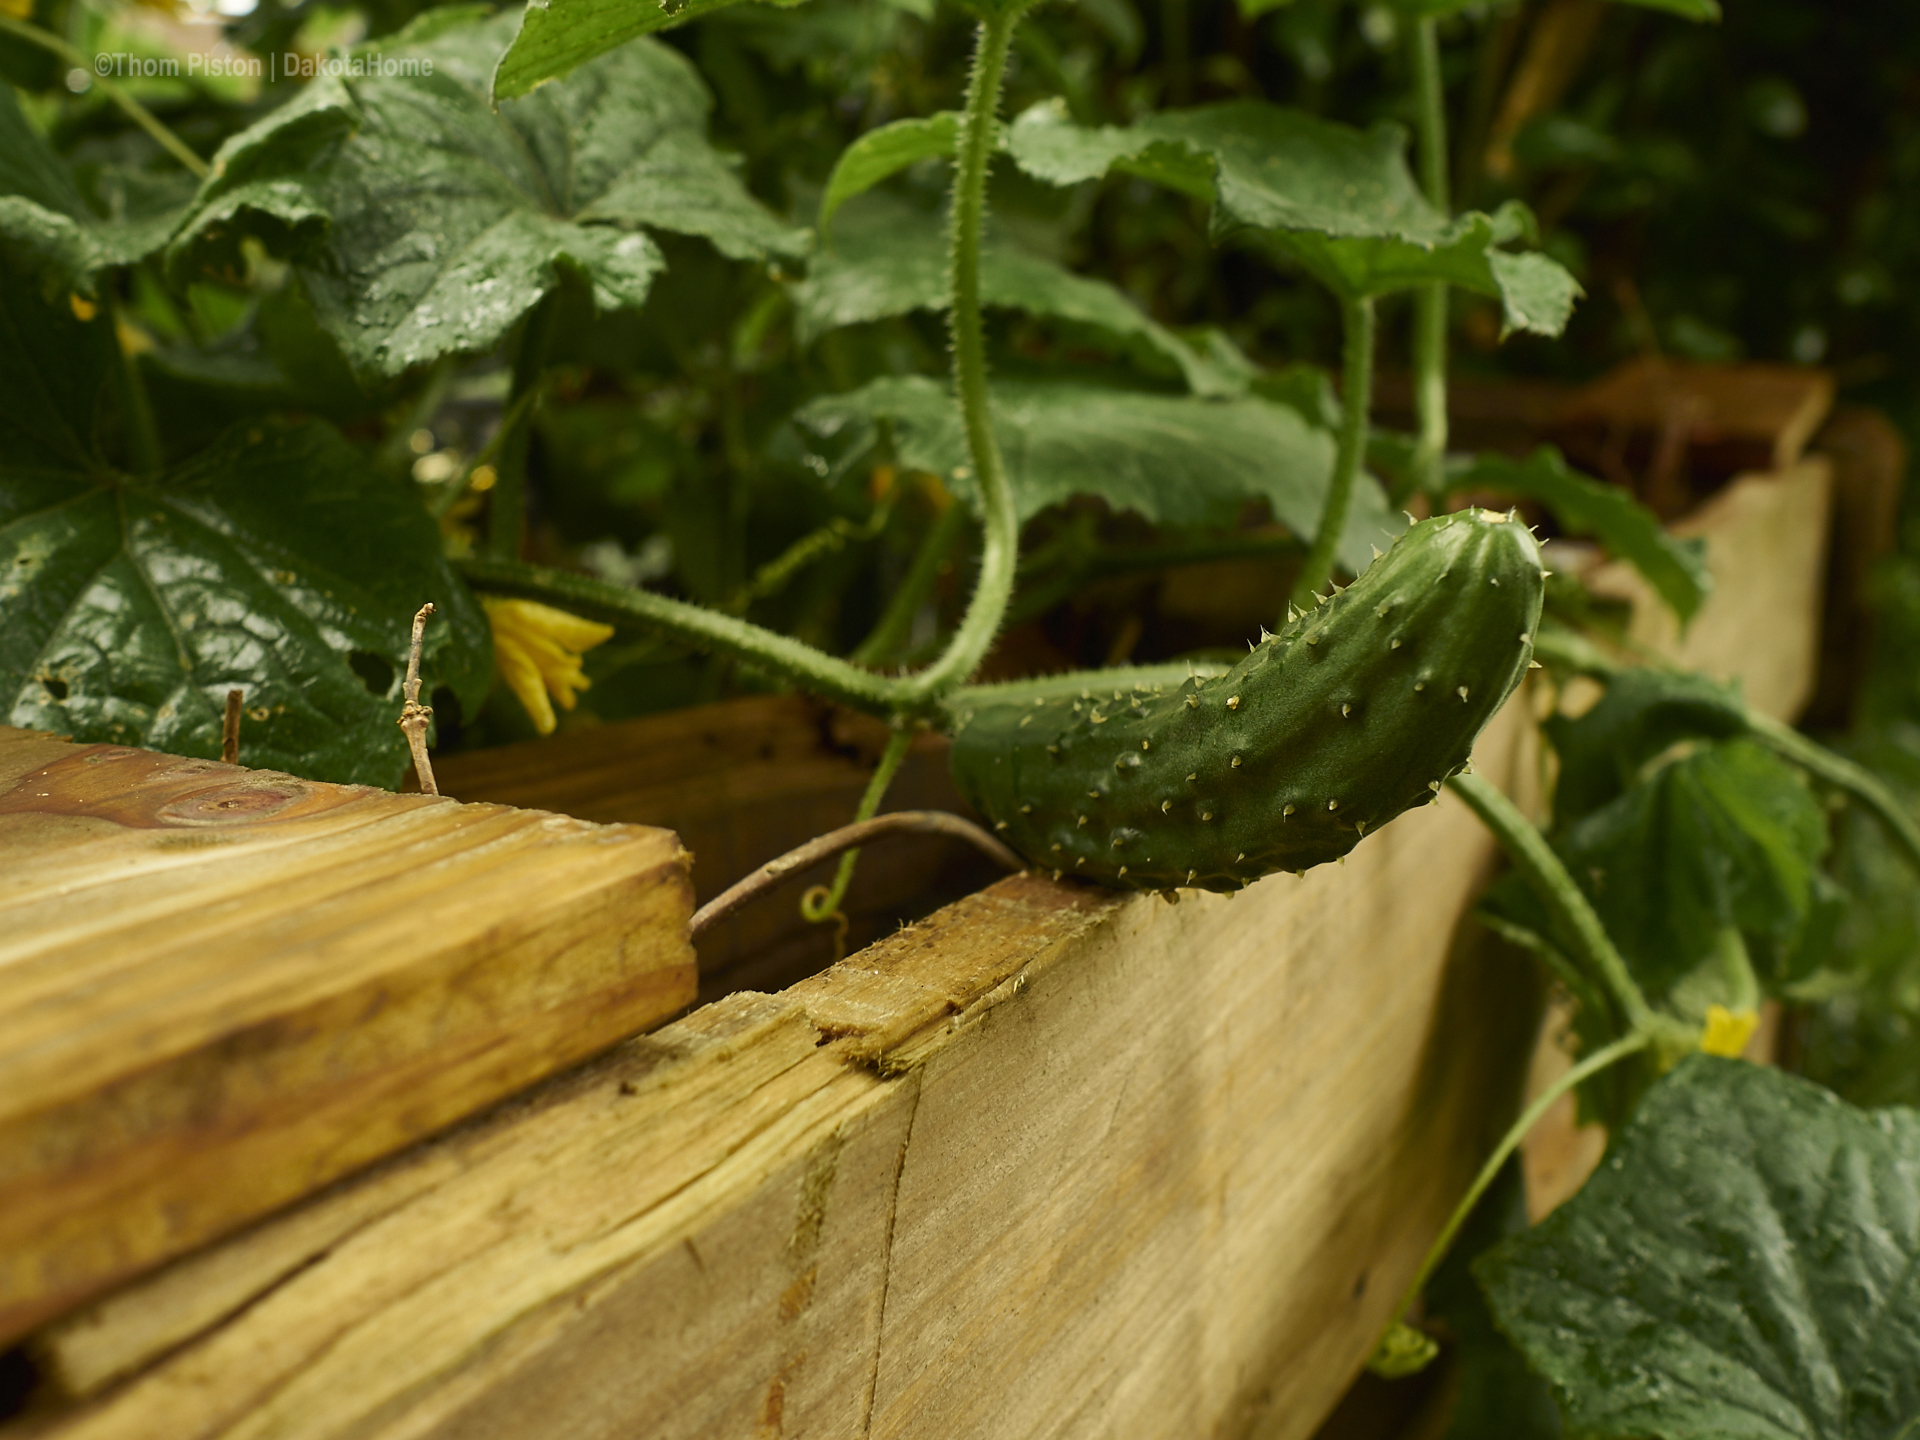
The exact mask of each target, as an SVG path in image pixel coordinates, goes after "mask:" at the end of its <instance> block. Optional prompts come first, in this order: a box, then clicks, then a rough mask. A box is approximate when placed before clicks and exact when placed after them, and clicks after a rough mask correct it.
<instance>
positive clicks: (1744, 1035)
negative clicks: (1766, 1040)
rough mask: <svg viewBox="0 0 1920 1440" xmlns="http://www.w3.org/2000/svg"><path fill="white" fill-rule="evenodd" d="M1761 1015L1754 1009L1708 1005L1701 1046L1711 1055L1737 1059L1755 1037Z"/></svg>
mask: <svg viewBox="0 0 1920 1440" xmlns="http://www.w3.org/2000/svg"><path fill="white" fill-rule="evenodd" d="M1759 1024H1760V1016H1759V1015H1758V1013H1756V1012H1755V1011H1752V1010H1729V1009H1727V1007H1726V1006H1724V1005H1709V1006H1707V1028H1706V1029H1705V1030H1704V1031H1703V1032H1702V1033H1701V1035H1700V1048H1701V1049H1702V1050H1704V1051H1705V1052H1706V1053H1707V1054H1709V1055H1724V1056H1726V1057H1727V1058H1728V1059H1729V1060H1737V1059H1738V1058H1739V1057H1740V1055H1741V1053H1742V1052H1743V1051H1745V1050H1746V1048H1747V1041H1749V1040H1751V1039H1752V1038H1753V1032H1754V1029H1755V1028H1756V1027H1757V1026H1758V1025H1759Z"/></svg>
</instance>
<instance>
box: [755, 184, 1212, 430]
mask: <svg viewBox="0 0 1920 1440" xmlns="http://www.w3.org/2000/svg"><path fill="white" fill-rule="evenodd" d="M792 293H793V304H794V313H795V333H796V335H797V336H798V337H799V339H800V342H801V343H802V344H803V345H804V344H810V343H811V342H812V341H813V340H814V339H815V337H817V336H819V335H820V334H822V333H823V332H825V331H827V330H831V329H834V328H835V327H837V326H841V325H856V324H861V323H864V322H867V321H872V320H881V319H885V318H887V317H888V316H892V315H904V314H906V313H907V312H908V311H910V310H940V311H944V310H945V309H946V306H947V242H946V236H945V234H944V233H943V230H942V228H941V226H940V224H939V222H938V220H937V218H936V217H935V216H933V215H931V214H928V213H926V212H923V211H919V210H915V209H913V208H912V207H911V206H909V205H906V204H903V203H899V202H894V201H891V200H890V199H889V197H885V196H870V197H868V198H867V199H865V200H863V201H861V202H860V204H859V206H858V207H856V208H855V209H854V210H852V211H850V212H848V213H847V214H846V215H845V216H844V217H843V218H842V221H841V225H840V228H839V229H838V230H837V231H836V232H835V235H834V239H833V242H832V244H831V245H829V246H828V247H827V248H826V249H825V250H823V251H822V252H821V253H820V254H818V255H816V256H815V257H814V260H813V263H812V266H811V269H810V271H809V274H808V276H807V278H806V279H805V280H803V281H801V282H799V283H798V284H796V285H795V286H794V287H793V292H792ZM980 298H981V300H982V301H983V302H984V303H985V304H987V305H991V306H999V307H1004V308H1007V309H1011V310H1023V311H1025V312H1026V313H1027V314H1029V315H1038V316H1044V317H1046V318H1049V319H1053V320H1063V321H1067V322H1070V323H1073V324H1079V325H1090V326H1093V327H1095V328H1096V329H1099V330H1104V331H1106V332H1107V333H1108V334H1110V335H1113V336H1115V337H1117V338H1118V339H1119V340H1121V341H1122V342H1127V341H1135V342H1138V343H1140V344H1141V345H1143V346H1144V347H1146V348H1147V349H1148V350H1150V351H1151V352H1153V353H1154V354H1155V355H1157V356H1159V357H1161V358H1162V359H1163V360H1164V361H1166V362H1170V363H1171V364H1172V366H1173V367H1175V368H1177V369H1178V371H1179V372H1180V374H1181V375H1182V376H1183V377H1184V378H1185V379H1186V382H1187V386H1188V388H1189V389H1191V390H1192V391H1193V392H1194V393H1195V394H1197V395H1238V394H1244V393H1245V392H1246V388H1247V376H1246V375H1245V374H1244V373H1242V372H1241V371H1240V370H1239V369H1237V368H1235V367H1233V366H1232V365H1230V364H1228V363H1222V362H1221V361H1220V360H1217V359H1215V358H1213V357H1211V356H1209V355H1205V354H1202V353H1201V352H1199V351H1197V350H1195V349H1194V348H1193V347H1192V346H1191V345H1188V344H1187V343H1186V342H1185V341H1184V340H1182V339H1180V337H1179V336H1177V335H1175V334H1174V333H1173V332H1172V331H1171V330H1169V329H1167V328H1166V326H1164V325H1161V324H1159V323H1158V322H1156V321H1155V320H1154V319H1153V318H1152V317H1151V316H1149V315H1147V314H1146V313H1145V312H1143V311H1142V310H1141V309H1140V307H1139V306H1138V305H1136V304H1134V302H1133V301H1132V300H1130V299H1128V298H1127V297H1126V296H1125V295H1124V294H1122V293H1121V292H1120V291H1119V290H1117V289H1115V288H1114V287H1113V286H1111V285H1109V284H1107V283H1106V282H1105V281H1103V280H1094V279H1090V278H1088V277H1086V276H1081V275H1075V274H1074V273H1073V272H1072V271H1070V270H1068V269H1066V268H1065V267H1064V266H1061V265H1057V264H1055V263H1054V262H1053V261H1051V260H1045V259H1042V258H1041V257H1040V256H1037V255H1032V254H1028V253H1027V252H1025V251H1022V250H1018V249H1015V248H1014V247H1013V246H1011V245H1007V244H1005V243H995V242H989V243H988V244H987V245H986V246H985V247H984V253H983V254H982V256H981V259H980Z"/></svg>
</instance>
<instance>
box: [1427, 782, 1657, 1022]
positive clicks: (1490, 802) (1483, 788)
mask: <svg viewBox="0 0 1920 1440" xmlns="http://www.w3.org/2000/svg"><path fill="white" fill-rule="evenodd" d="M1447 788H1448V789H1449V790H1451V791H1453V793H1454V794H1456V795H1458V796H1459V797H1460V798H1461V799H1462V800H1464V801H1466V802H1467V806H1468V808H1469V809H1471V810H1472V811H1473V813H1474V814H1476V815H1478V816H1479V817H1480V820H1481V823H1482V824H1484V825H1485V826H1486V827H1487V828H1488V829H1489V830H1491V831H1492V832H1493V835H1494V838H1495V839H1496V840H1498V841H1499V842H1500V848H1501V849H1502V850H1504V851H1506V853H1507V859H1508V860H1510V861H1511V862H1512V863H1513V868H1514V869H1515V870H1517V871H1519V872H1520V874H1521V876H1522V877H1523V878H1524V879H1525V880H1526V882H1527V884H1528V885H1529V886H1530V887H1532V889H1533V892H1534V894H1536V895H1538V896H1539V897H1540V900H1541V903H1542V904H1544V905H1545V906H1546V907H1547V912H1548V913H1549V914H1550V915H1552V916H1553V918H1554V919H1555V920H1556V921H1557V922H1558V923H1559V926H1560V928H1561V930H1562V931H1563V932H1564V938H1566V939H1568V940H1571V941H1573V942H1574V947H1575V952H1576V953H1575V954H1574V956H1573V958H1574V959H1575V960H1577V961H1578V962H1580V963H1581V964H1582V965H1583V966H1584V967H1585V969H1586V970H1587V972H1588V973H1589V974H1591V975H1592V976H1593V977H1594V978H1595V979H1597V980H1598V981H1600V983H1601V984H1602V985H1603V986H1604V987H1605V988H1606V990H1607V993H1608V994H1610V995H1611V996H1612V997H1613V999H1614V1002H1615V1003H1616V1004H1617V1005H1619V1007H1620V1012H1621V1017H1622V1018H1623V1019H1624V1020H1625V1021H1626V1025H1625V1028H1626V1029H1627V1030H1629V1031H1631V1032H1634V1033H1637V1034H1643V1035H1645V1034H1650V1033H1651V1032H1652V1031H1653V1030H1654V1028H1655V1027H1656V1024H1657V1022H1656V1019H1655V1016H1654V1013H1653V1007H1652V1006H1651V1005H1649V1004H1648V1003H1647V997H1646V996H1645V995H1644V994H1642V993H1641V990H1640V986H1639V984H1638V983H1637V982H1636V981H1635V980H1634V978H1633V976H1632V975H1631V974H1629V973H1628V971H1627V962H1626V961H1625V960H1623V959H1621V957H1620V952H1619V951H1618V950H1617V949H1615V948H1614V944H1613V941H1612V939H1611V938H1609V936H1608V935H1607V931H1606V927H1605V926H1604V925H1602V924H1601V923H1600V917H1599V916H1598V915H1596V914H1595V913H1594V911H1593V906H1592V905H1591V904H1590V903H1589V902H1588V900H1587V897H1586V896H1585V895H1583V894H1581V893H1580V887H1579V886H1578V885H1576V884H1575V883H1574V881H1573V877H1572V876H1571V875H1569V874H1568V873H1567V867H1566V866H1565V865H1562V864H1561V863H1560V857H1559V856H1558V855H1555V854H1554V853H1553V850H1552V849H1551V847H1549V846H1548V844H1547V840H1546V837H1545V836H1544V835H1542V834H1541V833H1540V832H1539V830H1537V829H1536V828H1534V825H1533V822H1532V821H1530V820H1528V819H1527V817H1526V816H1524V815H1522V814H1521V813H1520V810H1519V807H1517V806H1516V805H1515V804H1514V803H1513V802H1512V801H1511V800H1509V799H1508V798H1507V797H1506V796H1505V795H1503V794H1501V792H1500V791H1499V789H1498V788H1497V787H1495V786H1493V785H1490V784H1488V783H1487V782H1486V781H1485V780H1483V779H1481V778H1480V777H1479V776H1478V775H1455V776H1454V777H1453V778H1452V779H1450V780H1448V781H1447Z"/></svg>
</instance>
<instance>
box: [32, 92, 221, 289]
mask: <svg viewBox="0 0 1920 1440" xmlns="http://www.w3.org/2000/svg"><path fill="white" fill-rule="evenodd" d="M182 213H183V207H181V206H179V205H175V204H161V205H157V206H136V207H134V208H133V209H132V211H131V212H130V213H124V214H121V215H119V216H115V217H104V216H101V215H98V214H96V213H95V212H94V211H93V209H92V208H91V207H90V206H89V205H88V204H87V202H86V201H85V200H84V199H83V198H82V197H81V194H80V191H79V189H78V187H76V186H75V185H74V183H73V177H72V176H71V175H70V174H68V173H67V167H66V165H65V164H64V163H63V162H62V161H61V160H60V158H59V157H58V156H57V155H55V154H54V153H53V151H52V150H50V149H49V148H48V147H47V142H46V141H45V140H44V139H43V138H42V137H41V135H40V132H39V131H37V130H35V129H34V128H33V126H32V125H30V124H28V123H27V117H26V116H25V115H24V114H22V113H21V110H20V101H19V97H18V96H17V95H16V94H15V93H14V90H13V87H12V86H11V85H6V84H0V253H5V254H6V255H7V256H8V257H9V260H10V263H13V264H16V265H19V266H21V267H22V268H23V269H28V270H32V271H34V272H36V273H38V274H39V275H40V276H41V277H42V278H43V279H44V280H45V281H46V282H47V283H48V285H49V286H50V287H51V288H53V289H59V290H78V291H80V292H81V293H83V294H86V295H91V294H93V293H94V276H95V275H97V274H98V273H99V272H100V270H101V269H103V268H104V267H106V266H109V265H128V264H131V263H133V262H134V261H136V260H139V259H141V258H143V257H144V256H147V255H151V254H152V253H153V252H154V251H156V250H158V249H160V247H161V246H163V245H165V244H166V243H167V238H168V237H169V236H170V235H172V233H173V231H174V229H175V228H176V227H177V226H178V225H179V223H180V217H181V215H182Z"/></svg>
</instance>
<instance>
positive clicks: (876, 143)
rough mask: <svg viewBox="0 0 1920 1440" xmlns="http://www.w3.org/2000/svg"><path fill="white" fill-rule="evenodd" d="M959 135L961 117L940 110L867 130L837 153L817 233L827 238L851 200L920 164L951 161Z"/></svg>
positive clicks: (821, 205)
mask: <svg viewBox="0 0 1920 1440" xmlns="http://www.w3.org/2000/svg"><path fill="white" fill-rule="evenodd" d="M959 134H960V114H959V112H958V111H956V110H942V111H941V112H940V113H939V114H937V115H929V116H927V117H926V118H924V119H912V120H895V121H894V122H893V123H892V124H891V125H882V126H880V128H879V129H877V130H869V131H867V133H866V134H864V135H862V136H861V137H860V138H859V139H858V140H855V141H854V142H853V143H852V144H851V145H849V146H848V147H847V148H846V149H845V150H842V151H841V152H840V158H839V159H838V160H836V161H834V163H833V173H832V174H831V175H829V176H828V177H827V193H826V194H824V195H822V196H821V197H820V233H821V235H823V236H824V235H826V234H827V233H828V227H829V226H831V225H832V223H833V216H834V212H835V211H837V210H838V209H839V208H840V207H841V206H842V205H844V204H846V203H847V201H849V200H851V199H852V198H853V197H854V196H856V195H860V194H863V193H865V192H866V191H868V190H871V189H872V188H873V187H874V186H876V185H878V184H879V183H880V182H881V181H882V180H885V179H886V178H887V177H888V176H890V175H896V174H898V173H899V172H900V171H902V170H904V169H906V168H907V167H908V166H909V165H913V164H917V163H918V162H920V161H922V160H934V159H940V160H947V159H951V158H952V157H953V146H954V141H955V140H956V138H958V136H959Z"/></svg>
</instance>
